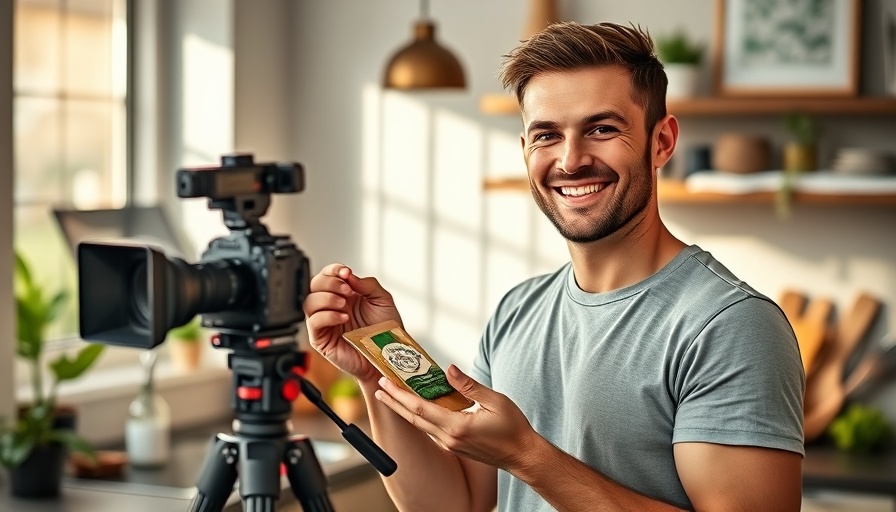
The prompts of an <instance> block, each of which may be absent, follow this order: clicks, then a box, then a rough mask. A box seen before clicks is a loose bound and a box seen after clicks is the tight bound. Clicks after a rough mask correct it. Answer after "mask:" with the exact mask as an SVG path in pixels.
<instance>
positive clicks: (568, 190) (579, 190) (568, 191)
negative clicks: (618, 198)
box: [560, 183, 604, 197]
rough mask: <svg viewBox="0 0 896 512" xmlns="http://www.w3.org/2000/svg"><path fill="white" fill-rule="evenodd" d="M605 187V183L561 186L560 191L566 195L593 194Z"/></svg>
mask: <svg viewBox="0 0 896 512" xmlns="http://www.w3.org/2000/svg"><path fill="white" fill-rule="evenodd" d="M602 188H604V186H603V184H600V183H598V184H591V185H585V186H582V187H560V193H561V194H563V195H564V196H573V197H576V196H584V195H585V194H593V193H594V192H600V191H601V189H602Z"/></svg>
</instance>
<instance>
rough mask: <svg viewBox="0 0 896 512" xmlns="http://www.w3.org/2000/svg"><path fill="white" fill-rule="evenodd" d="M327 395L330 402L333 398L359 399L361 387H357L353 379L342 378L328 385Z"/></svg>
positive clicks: (356, 382)
mask: <svg viewBox="0 0 896 512" xmlns="http://www.w3.org/2000/svg"><path fill="white" fill-rule="evenodd" d="M327 394H328V395H329V398H330V400H333V399H335V398H360V397H361V387H360V386H359V385H358V381H356V380H355V379H354V378H352V377H349V376H342V377H339V378H338V379H336V380H335V381H334V382H333V384H332V385H330V389H329V390H328V392H327Z"/></svg>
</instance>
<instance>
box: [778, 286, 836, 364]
mask: <svg viewBox="0 0 896 512" xmlns="http://www.w3.org/2000/svg"><path fill="white" fill-rule="evenodd" d="M807 302H808V301H807V299H806V296H805V295H804V294H802V293H800V292H797V291H794V290H785V291H784V292H783V294H782V295H781V298H780V299H779V300H778V305H779V306H780V307H781V310H782V311H784V314H785V315H786V316H787V320H788V321H790V325H791V326H792V327H793V333H794V334H795V335H796V340H797V343H798V344H799V347H800V357H801V359H802V361H803V371H804V372H805V373H806V376H807V377H808V376H809V375H811V374H812V372H813V371H814V370H815V368H816V361H817V356H818V354H819V352H820V351H821V349H822V347H823V346H824V344H825V341H826V340H827V339H828V337H829V334H830V323H829V322H830V318H831V313H832V312H833V311H834V303H833V302H832V301H830V300H828V299H826V298H816V299H813V300H812V301H811V302H808V306H806V303H807ZM804 308H805V312H804V311H803V310H804Z"/></svg>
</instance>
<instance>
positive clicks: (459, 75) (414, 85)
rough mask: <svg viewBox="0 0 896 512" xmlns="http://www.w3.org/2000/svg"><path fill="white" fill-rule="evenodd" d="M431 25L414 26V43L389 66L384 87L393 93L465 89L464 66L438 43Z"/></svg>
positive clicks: (405, 47)
mask: <svg viewBox="0 0 896 512" xmlns="http://www.w3.org/2000/svg"><path fill="white" fill-rule="evenodd" d="M435 32H436V27H435V25H434V24H433V23H432V22H430V21H425V20H424V21H418V22H417V23H416V24H415V25H414V40H413V41H412V42H411V43H410V44H408V45H406V46H404V47H402V48H400V49H399V50H398V51H397V52H395V55H393V56H392V58H391V59H389V63H388V64H387V65H386V72H385V76H384V77H383V85H384V86H385V87H387V88H390V89H440V88H460V89H462V88H464V87H466V79H465V78H464V70H463V67H462V66H461V64H460V62H459V61H458V60H457V57H455V56H454V55H453V54H452V53H451V52H450V51H448V50H447V49H446V48H444V47H442V46H440V45H439V44H438V43H437V42H436V40H435Z"/></svg>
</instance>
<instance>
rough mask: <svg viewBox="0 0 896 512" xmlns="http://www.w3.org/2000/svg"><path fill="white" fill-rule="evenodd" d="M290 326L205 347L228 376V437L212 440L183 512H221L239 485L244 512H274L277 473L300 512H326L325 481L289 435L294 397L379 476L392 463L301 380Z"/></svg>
mask: <svg viewBox="0 0 896 512" xmlns="http://www.w3.org/2000/svg"><path fill="white" fill-rule="evenodd" d="M296 332H297V329H296V328H295V327H290V328H287V329H284V330H280V331H269V332H266V333H246V332H236V331H234V332H224V331H222V332H220V333H218V334H216V335H214V336H212V346H214V347H215V348H227V349H231V350H232V352H231V353H230V354H228V358H227V365H228V367H230V369H231V371H232V373H233V379H232V391H233V394H232V398H231V406H232V408H233V410H234V412H235V415H236V419H235V420H234V421H233V434H224V433H219V434H217V435H216V436H215V438H214V439H213V442H212V444H211V447H210V449H209V451H208V453H207V454H206V458H205V461H204V462H203V465H202V470H201V472H200V475H199V478H198V480H197V483H196V488H197V493H196V495H195V496H194V497H193V500H192V502H191V503H190V509H189V510H190V512H221V510H222V509H223V507H224V504H225V502H226V501H227V498H228V497H229V496H230V494H231V493H232V492H233V486H234V483H236V481H237V478H239V494H240V497H241V498H242V503H243V511H244V512H274V510H275V508H276V504H277V500H278V499H279V498H280V467H281V464H282V465H283V467H284V468H285V472H286V477H287V479H288V480H289V484H290V488H291V489H292V492H293V494H294V495H295V497H296V499H298V500H299V503H300V504H301V505H302V510H304V511H305V512H332V511H333V505H332V504H331V503H330V498H329V496H328V494H327V489H326V488H327V479H326V476H325V475H324V472H323V469H322V468H321V465H320V462H319V461H318V460H317V456H316V455H315V453H314V448H313V447H312V445H311V441H310V440H309V439H308V438H307V437H306V436H303V435H290V427H289V422H288V420H289V416H290V413H291V411H292V405H291V404H292V401H293V400H295V399H296V398H298V396H299V395H300V394H301V393H304V394H305V396H306V397H307V398H308V399H309V400H310V401H311V402H312V403H314V404H315V405H316V406H317V407H318V408H320V409H321V410H322V411H323V412H324V413H325V414H327V416H328V417H329V418H330V419H332V420H333V421H334V422H335V423H336V424H337V425H338V426H339V427H340V429H341V430H342V436H343V437H344V438H345V439H346V440H347V441H348V442H349V443H350V444H351V445H352V446H353V447H354V448H355V449H357V450H358V451H359V452H360V453H361V454H362V455H363V456H364V457H365V458H366V459H367V460H368V461H370V463H371V464H372V465H373V466H374V467H375V468H376V469H377V470H378V471H379V472H380V473H382V474H383V475H386V476H389V475H391V474H392V473H394V472H395V469H396V464H395V461H393V460H392V459H391V458H390V457H389V456H388V455H387V454H386V453H385V452H384V451H383V450H382V449H381V448H380V447H379V446H377V445H376V444H374V443H373V441H371V440H370V438H368V437H367V435H366V434H365V433H364V432H363V431H362V430H361V429H360V428H358V427H357V426H355V425H347V424H346V423H345V422H344V421H342V419H340V418H339V417H338V416H337V415H336V414H335V413H333V411H332V410H331V409H330V408H329V406H327V404H326V403H325V402H324V401H323V400H322V398H321V395H320V392H319V391H318V390H317V389H316V388H315V387H314V386H313V385H312V384H311V383H310V382H308V381H307V380H305V379H304V377H303V376H302V375H303V373H304V371H305V369H306V368H307V359H306V357H305V354H304V353H303V352H299V351H298V349H297V344H296V341H295V334H296Z"/></svg>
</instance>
